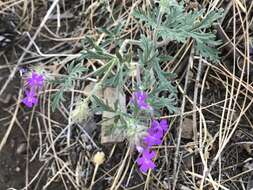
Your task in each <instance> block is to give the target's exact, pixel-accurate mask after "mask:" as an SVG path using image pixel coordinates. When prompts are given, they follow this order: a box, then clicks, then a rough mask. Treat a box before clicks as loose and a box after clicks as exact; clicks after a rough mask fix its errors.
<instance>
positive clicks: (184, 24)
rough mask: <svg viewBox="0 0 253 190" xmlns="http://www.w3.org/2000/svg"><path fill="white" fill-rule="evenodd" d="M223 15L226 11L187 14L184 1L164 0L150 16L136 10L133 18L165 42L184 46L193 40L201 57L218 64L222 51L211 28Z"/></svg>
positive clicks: (201, 11)
mask: <svg viewBox="0 0 253 190" xmlns="http://www.w3.org/2000/svg"><path fill="white" fill-rule="evenodd" d="M222 13H223V10H213V11H211V12H209V13H208V14H207V13H206V11H205V9H201V10H194V11H189V12H186V11H185V8H184V2H183V1H180V2H179V3H177V2H176V1H175V0H162V1H161V2H160V9H159V8H155V9H152V10H150V11H149V12H148V13H145V12H144V11H141V10H136V11H135V12H134V13H133V16H134V17H135V18H137V19H139V20H140V21H141V22H144V23H145V25H146V26H147V27H150V28H151V29H152V30H154V31H155V32H156V33H155V35H156V37H157V38H161V39H162V40H166V41H177V42H179V43H185V42H186V41H187V40H188V39H190V38H191V39H193V40H194V41H195V42H196V51H197V52H198V53H199V54H201V55H202V56H203V57H205V58H208V59H210V60H213V61H217V60H218V59H219V56H218V54H219V52H218V51H217V50H216V49H215V46H217V45H219V44H220V41H216V36H215V35H214V34H213V33H212V32H211V31H210V27H211V26H212V25H213V24H214V23H215V22H216V21H217V20H218V19H219V18H221V17H222V15H223V14H222ZM158 19H160V20H158Z"/></svg>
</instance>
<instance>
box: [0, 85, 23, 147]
mask: <svg viewBox="0 0 253 190" xmlns="http://www.w3.org/2000/svg"><path fill="white" fill-rule="evenodd" d="M21 95H22V90H21V89H20V90H19V94H18V103H17V105H16V109H15V111H14V114H13V116H12V119H11V122H10V125H9V127H8V129H7V131H6V132H5V135H4V137H3V139H2V141H1V143H0V152H1V151H2V148H3V146H4V145H5V143H6V141H7V139H8V137H9V135H10V132H11V129H12V127H13V125H14V123H15V121H16V117H17V114H18V109H19V104H20V100H21Z"/></svg>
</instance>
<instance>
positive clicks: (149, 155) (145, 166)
mask: <svg viewBox="0 0 253 190" xmlns="http://www.w3.org/2000/svg"><path fill="white" fill-rule="evenodd" d="M167 130H168V123H167V120H165V119H162V120H161V121H160V122H159V121H157V120H153V121H152V124H151V127H150V128H149V129H148V134H147V136H145V137H144V139H143V141H144V143H145V145H146V147H137V150H138V151H139V152H140V153H141V157H139V158H138V159H137V164H138V165H139V166H140V170H141V171H142V172H144V173H146V172H147V171H148V170H149V169H154V168H155V166H156V165H155V163H154V162H153V161H152V159H153V158H154V157H155V151H151V152H150V148H151V147H152V146H154V145H161V144H162V139H163V136H164V135H165V133H166V131H167Z"/></svg>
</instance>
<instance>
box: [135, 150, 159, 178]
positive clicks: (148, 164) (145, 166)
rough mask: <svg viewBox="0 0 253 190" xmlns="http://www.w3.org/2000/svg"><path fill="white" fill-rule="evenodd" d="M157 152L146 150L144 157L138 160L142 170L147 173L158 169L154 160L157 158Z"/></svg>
mask: <svg viewBox="0 0 253 190" xmlns="http://www.w3.org/2000/svg"><path fill="white" fill-rule="evenodd" d="M155 154H156V153H155V151H152V152H149V150H144V152H143V153H142V156H141V157H139V158H138V159H137V164H138V165H139V166H140V170H141V171H142V172H144V173H146V172H147V171H148V170H149V169H154V168H155V167H156V165H155V163H154V162H153V161H152V159H153V158H154V157H155Z"/></svg>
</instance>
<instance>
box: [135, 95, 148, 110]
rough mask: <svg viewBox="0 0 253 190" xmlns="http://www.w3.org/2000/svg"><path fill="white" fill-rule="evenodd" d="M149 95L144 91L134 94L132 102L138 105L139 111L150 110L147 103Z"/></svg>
mask: <svg viewBox="0 0 253 190" xmlns="http://www.w3.org/2000/svg"><path fill="white" fill-rule="evenodd" d="M147 98H148V93H146V92H143V91H137V92H134V93H133V97H132V100H133V101H134V102H135V103H136V104H137V106H138V107H139V109H141V110H148V109H151V106H150V105H149V104H148V103H147Z"/></svg>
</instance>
